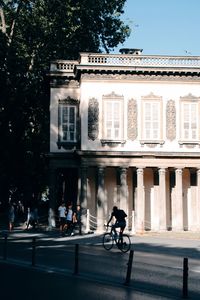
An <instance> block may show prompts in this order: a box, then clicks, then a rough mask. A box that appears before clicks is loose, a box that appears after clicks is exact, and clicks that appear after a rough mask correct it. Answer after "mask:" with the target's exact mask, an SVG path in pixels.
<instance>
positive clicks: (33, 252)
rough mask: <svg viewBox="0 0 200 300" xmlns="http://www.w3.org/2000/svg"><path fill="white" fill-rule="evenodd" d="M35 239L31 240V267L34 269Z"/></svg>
mask: <svg viewBox="0 0 200 300" xmlns="http://www.w3.org/2000/svg"><path fill="white" fill-rule="evenodd" d="M35 253H36V237H33V240H32V266H33V267H35Z"/></svg>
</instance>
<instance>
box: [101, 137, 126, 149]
mask: <svg viewBox="0 0 200 300" xmlns="http://www.w3.org/2000/svg"><path fill="white" fill-rule="evenodd" d="M100 141H101V144H102V146H105V145H108V146H112V147H113V146H117V145H124V144H125V143H126V141H125V140H107V139H101V140H100Z"/></svg>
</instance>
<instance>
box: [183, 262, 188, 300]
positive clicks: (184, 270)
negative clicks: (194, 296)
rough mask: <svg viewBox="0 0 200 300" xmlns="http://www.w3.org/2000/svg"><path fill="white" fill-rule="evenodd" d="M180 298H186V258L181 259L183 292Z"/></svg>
mask: <svg viewBox="0 0 200 300" xmlns="http://www.w3.org/2000/svg"><path fill="white" fill-rule="evenodd" d="M182 298H188V258H187V257H184V259H183V290H182Z"/></svg>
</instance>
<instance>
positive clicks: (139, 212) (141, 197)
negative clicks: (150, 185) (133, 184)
mask: <svg viewBox="0 0 200 300" xmlns="http://www.w3.org/2000/svg"><path fill="white" fill-rule="evenodd" d="M144 212H145V194H144V170H143V168H139V169H137V199H136V203H135V230H136V232H143V231H144V222H145V219H144V218H145V213H144Z"/></svg>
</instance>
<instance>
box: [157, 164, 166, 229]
mask: <svg viewBox="0 0 200 300" xmlns="http://www.w3.org/2000/svg"><path fill="white" fill-rule="evenodd" d="M159 196H160V197H159V216H160V222H159V223H160V224H159V225H160V226H159V227H160V228H159V230H161V231H162V230H166V229H167V202H166V201H167V198H166V170H165V169H163V168H161V169H159Z"/></svg>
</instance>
